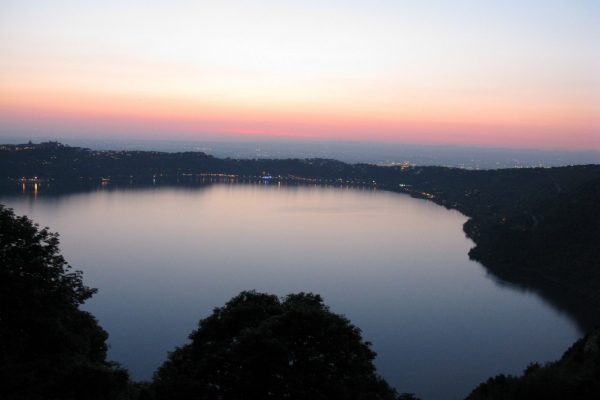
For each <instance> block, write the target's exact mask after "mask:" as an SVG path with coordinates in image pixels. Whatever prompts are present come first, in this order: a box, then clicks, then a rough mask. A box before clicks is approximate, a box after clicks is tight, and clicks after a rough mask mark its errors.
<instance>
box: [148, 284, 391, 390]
mask: <svg viewBox="0 0 600 400" xmlns="http://www.w3.org/2000/svg"><path fill="white" fill-rule="evenodd" d="M190 339H191V342H190V343H189V344H187V345H185V346H183V347H180V348H177V349H176V350H175V351H174V352H172V353H171V354H170V355H169V359H168V360H167V361H166V362H165V363H164V364H163V365H162V367H160V369H159V370H158V371H157V373H156V374H155V377H154V383H153V388H154V390H155V393H156V397H157V399H173V400H176V399H190V398H194V399H223V400H228V399H267V398H273V399H313V400H319V399H340V400H343V399H394V398H395V395H396V393H395V391H394V390H393V389H392V388H391V387H390V386H389V385H388V384H387V383H386V382H385V381H384V380H383V379H382V378H380V377H379V376H378V375H376V373H375V368H374V366H373V359H374V357H375V353H374V352H373V351H372V350H371V349H370V347H369V346H370V343H368V342H364V341H363V340H362V338H361V332H360V329H358V328H357V327H355V326H354V325H352V324H351V323H350V321H348V319H346V318H345V317H343V316H340V315H336V314H334V313H332V312H330V311H329V308H328V307H327V306H325V305H324V304H323V300H322V299H321V297H320V296H318V295H314V294H306V293H299V294H292V295H288V296H287V297H285V298H284V299H283V300H280V299H279V298H278V297H277V296H274V295H269V294H263V293H256V292H254V291H250V292H242V293H240V294H239V295H238V296H236V297H234V298H233V299H231V300H230V301H229V302H228V303H227V304H226V305H225V306H224V307H221V308H216V309H215V310H214V312H213V314H212V315H210V316H209V317H207V318H205V319H203V320H201V321H200V324H199V328H198V330H196V331H194V332H192V334H191V335H190Z"/></svg>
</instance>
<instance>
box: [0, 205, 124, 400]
mask: <svg viewBox="0 0 600 400" xmlns="http://www.w3.org/2000/svg"><path fill="white" fill-rule="evenodd" d="M94 291H95V290H94V289H90V288H88V287H86V286H85V285H84V284H83V282H82V280H81V273H80V272H73V271H72V270H71V268H70V266H69V265H68V264H67V263H66V262H65V260H64V258H63V257H62V256H61V255H60V254H59V249H58V235H57V234H55V233H51V232H49V231H48V229H46V228H44V229H40V228H39V227H38V226H37V225H35V224H34V223H33V222H32V221H31V220H29V219H28V218H27V217H17V216H15V215H14V213H13V212H12V210H10V209H7V208H5V207H3V206H2V205H0V398H2V399H27V400H36V399H109V398H115V397H116V396H117V394H118V393H119V392H121V391H122V390H124V388H125V386H126V384H127V381H128V375H127V373H126V372H125V371H123V370H121V369H119V368H117V367H115V366H113V365H111V364H109V363H108V362H107V361H106V338H107V336H108V335H107V333H106V332H105V331H104V330H103V329H102V328H100V326H98V324H97V322H96V320H95V319H94V317H93V316H92V315H90V314H89V313H87V312H85V311H82V310H80V309H79V305H81V304H82V303H83V302H84V301H85V300H86V299H88V298H89V297H91V296H92V294H93V293H94Z"/></svg>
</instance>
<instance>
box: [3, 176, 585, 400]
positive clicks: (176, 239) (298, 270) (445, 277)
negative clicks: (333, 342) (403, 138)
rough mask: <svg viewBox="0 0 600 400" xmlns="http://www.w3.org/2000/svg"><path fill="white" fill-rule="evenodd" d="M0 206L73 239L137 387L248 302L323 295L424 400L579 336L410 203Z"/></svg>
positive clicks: (452, 227) (49, 201) (391, 198)
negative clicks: (204, 323) (205, 327)
mask: <svg viewBox="0 0 600 400" xmlns="http://www.w3.org/2000/svg"><path fill="white" fill-rule="evenodd" d="M38 192H39V190H38ZM0 201H1V202H3V203H6V204H8V205H9V206H11V207H13V208H15V211H16V212H17V213H21V214H27V215H29V216H30V217H32V218H33V219H34V220H35V221H37V222H39V223H40V224H41V225H47V226H50V227H51V229H52V230H55V231H58V232H59V233H60V234H61V242H62V249H63V253H64V254H65V256H66V258H67V260H69V261H70V262H71V264H72V265H73V266H75V267H76V268H78V269H81V270H83V271H84V278H85V281H86V283H87V284H89V285H91V286H95V287H98V288H99V289H100V291H99V293H98V294H97V295H96V296H95V297H94V298H93V299H92V300H90V301H89V302H88V303H87V305H86V308H87V309H88V310H90V311H91V312H92V313H93V314H94V315H96V316H97V317H98V319H99V320H100V323H101V324H102V326H103V327H104V328H105V329H106V330H108V332H109V333H110V335H111V336H110V340H109V341H110V346H111V347H110V353H109V355H110V357H111V358H112V359H114V360H116V361H119V362H121V363H122V364H123V365H124V366H125V367H127V368H129V369H130V371H131V372H132V375H133V377H134V378H136V379H148V378H150V377H151V374H152V372H153V370H154V369H155V368H156V367H157V366H158V365H160V363H161V362H162V361H164V359H165V357H166V352H167V351H168V350H171V349H173V348H174V347H175V346H177V345H180V344H182V343H184V342H185V340H186V337H187V335H188V334H189V333H190V331H191V330H192V329H194V328H195V326H196V323H197V321H198V320H199V319H200V318H202V317H204V316H206V315H208V314H209V313H210V312H211V310H212V308H213V307H215V306H220V305H222V304H223V303H224V302H225V301H226V300H228V299H229V298H231V297H232V296H234V295H235V294H237V293H238V292H240V291H241V290H245V289H256V290H259V291H267V292H271V293H276V294H279V295H284V294H287V293H290V292H299V291H310V292H316V293H320V294H321V295H323V297H324V298H325V301H326V303H327V304H329V305H330V306H331V309H332V310H333V311H335V312H337V313H342V314H345V315H346V316H347V317H348V318H350V320H351V321H353V322H354V323H355V324H356V325H358V326H359V327H361V328H362V330H363V333H364V336H365V338H366V339H367V340H370V341H372V342H373V343H374V349H375V350H376V351H377V352H378V357H377V360H376V364H377V366H378V369H379V371H380V373H381V374H382V375H383V376H384V377H385V378H386V379H388V380H389V381H390V383H392V384H393V385H394V386H396V387H397V388H398V389H399V390H401V391H410V392H416V393H417V394H418V395H420V396H423V397H424V398H427V399H449V398H462V397H464V396H465V395H466V394H467V393H468V391H469V390H470V389H472V388H473V387H474V386H475V385H476V384H477V383H479V382H481V381H483V380H485V379H486V378H487V377H489V376H491V375H495V374H498V373H513V374H516V373H520V372H521V371H522V370H523V369H524V368H525V367H526V365H527V364H528V363H529V362H531V361H539V362H542V361H547V360H551V359H556V358H557V357H559V356H560V354H561V353H562V352H563V351H564V350H565V349H566V348H567V347H568V345H570V344H571V343H572V342H573V341H574V340H575V339H576V338H577V337H578V336H579V332H578V331H577V328H576V325H575V324H574V323H573V322H572V321H571V320H570V319H568V318H567V317H566V316H565V315H562V314H561V313H559V312H558V311H556V310H555V309H553V308H552V307H551V306H550V305H548V304H547V303H545V302H544V301H542V300H541V298H539V297H538V296H537V295H535V294H533V293H529V292H523V291H518V290H514V289H512V288H510V287H504V286H501V285H497V284H496V283H495V282H494V281H493V280H492V279H489V277H488V276H487V274H486V273H485V271H484V270H483V268H482V267H481V266H480V265H478V264H477V263H474V262H472V261H470V260H469V259H468V256H467V252H468V250H469V248H470V247H471V246H472V243H471V242H470V241H469V240H468V239H466V238H465V236H464V233H463V232H462V229H461V226H462V224H463V223H464V221H465V217H464V216H463V215H461V214H459V213H458V212H455V211H449V210H446V209H444V208H442V207H438V206H436V205H435V204H433V203H431V202H427V201H423V200H417V199H413V198H410V197H407V196H404V195H399V194H393V193H386V192H376V191H372V190H356V189H335V188H323V187H303V186H299V187H286V186H285V185H283V186H281V185H279V186H278V185H276V184H274V185H212V186H203V187H196V188H177V187H175V188H151V189H144V190H113V191H107V190H99V191H94V192H87V193H79V194H70V195H64V196H53V197H51V196H45V195H44V193H43V191H42V192H41V193H38V194H37V195H36V196H35V197H33V196H23V195H22V196H4V197H0Z"/></svg>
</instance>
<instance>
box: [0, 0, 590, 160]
mask: <svg viewBox="0 0 600 400" xmlns="http://www.w3.org/2000/svg"><path fill="white" fill-rule="evenodd" d="M0 135H3V136H19V137H23V138H24V139H28V138H29V137H31V136H35V137H40V136H46V137H82V138H137V139H139V138H148V139H186V140H187V139H203V138H209V137H210V138H212V139H214V138H220V137H223V138H225V137H228V138H231V137H236V136H237V135H251V136H258V135H265V137H272V136H284V137H297V138H311V139H327V140H330V139H340V140H342V139H343V140H367V141H393V142H405V143H421V144H456V145H482V146H497V147H533V148H552V149H596V150H600V1H597V0H563V1H556V0H543V1H542V0H539V1H532V0H519V1H492V0H489V1H481V0H478V1H475V0H473V1H467V0H463V1H459V0H455V1H451V0H438V1H434V0H432V1H422V0H421V1H418V0H414V1H402V0H397V1H391V0H390V1H377V0H368V1H367V0H365V1H362V0H345V1H313V0H302V1H292V0H287V1H286V0H279V1H236V2H234V1H227V0H219V1H180V0H170V1H159V0H147V1H123V0H120V1H116V0H103V1H85V0H77V1H65V0H52V1H46V0H37V1H26V0H15V1H6V0H3V1H1V2H0Z"/></svg>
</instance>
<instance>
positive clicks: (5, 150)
mask: <svg viewBox="0 0 600 400" xmlns="http://www.w3.org/2000/svg"><path fill="white" fill-rule="evenodd" d="M0 171H1V172H0V185H2V186H3V187H4V188H8V189H9V190H10V188H17V187H20V185H21V184H22V182H21V180H22V179H23V178H25V179H27V180H29V181H31V180H34V179H36V177H37V180H36V181H40V182H44V181H45V182H50V183H52V186H54V187H58V188H60V187H67V186H68V187H70V188H78V187H80V186H81V187H89V185H98V184H99V182H100V180H101V179H102V178H104V179H105V180H110V182H111V184H116V185H119V184H127V185H143V184H152V183H154V184H160V183H163V184H181V183H194V182H199V180H200V178H201V176H202V174H214V175H219V174H221V175H227V178H228V179H239V180H244V179H248V180H252V179H255V180H256V179H265V180H269V179H274V180H284V181H295V182H305V181H307V180H308V181H310V182H316V183H319V182H320V183H328V184H344V185H346V184H349V185H370V186H375V187H378V188H381V189H385V190H391V191H396V192H401V193H407V194H409V195H411V196H415V197H420V198H426V199H430V200H432V201H434V202H436V203H438V204H440V205H443V206H445V207H448V208H453V209H457V210H459V211H460V212H462V213H463V214H465V215H467V216H468V217H469V218H470V219H469V220H468V221H467V223H465V226H464V230H465V232H466V234H467V235H468V236H469V237H470V238H471V239H472V240H473V241H474V242H475V244H476V246H475V247H474V248H473V249H472V250H471V252H470V256H471V257H472V258H474V259H475V260H477V261H480V262H481V263H482V264H483V265H484V266H485V267H486V268H487V269H488V270H489V271H490V272H491V273H493V274H494V275H496V276H498V277H500V278H502V279H503V280H504V281H507V282H510V283H512V284H515V285H520V286H523V287H526V288H529V289H533V290H536V291H538V292H539V293H540V294H541V295H543V296H544V297H546V298H547V299H548V300H549V301H551V302H553V303H554V304H555V305H556V306H558V307H560V308H562V309H564V310H566V311H568V312H569V313H570V314H571V315H572V316H574V317H576V318H577V319H578V320H579V322H580V323H581V325H582V326H583V327H584V328H589V327H591V326H592V325H594V324H595V323H598V322H599V321H600V254H599V252H600V246H599V245H598V243H600V165H580V166H570V167H557V168H528V169H502V170H484V171H474V170H464V169H458V168H445V167H414V166H408V165H404V166H391V167H382V166H375V165H369V164H346V163H342V162H339V161H335V160H327V159H304V160H301V159H283V160H271V159H260V160H247V159H246V160H235V159H221V158H215V157H212V156H209V155H206V154H204V153H201V152H184V153H163V152H153V151H93V150H90V149H85V148H79V147H70V146H63V145H61V144H59V143H56V142H50V143H42V144H23V145H0ZM78 190H84V189H78Z"/></svg>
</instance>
